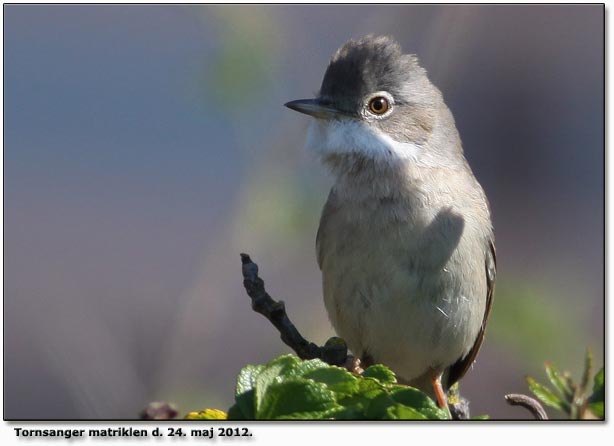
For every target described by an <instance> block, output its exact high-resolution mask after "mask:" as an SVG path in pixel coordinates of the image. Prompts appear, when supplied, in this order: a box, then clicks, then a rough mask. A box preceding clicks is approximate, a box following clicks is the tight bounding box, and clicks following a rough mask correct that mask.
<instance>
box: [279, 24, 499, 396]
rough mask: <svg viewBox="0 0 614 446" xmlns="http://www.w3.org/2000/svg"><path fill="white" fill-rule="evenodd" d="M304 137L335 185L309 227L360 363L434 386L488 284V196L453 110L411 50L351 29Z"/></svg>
mask: <svg viewBox="0 0 614 446" xmlns="http://www.w3.org/2000/svg"><path fill="white" fill-rule="evenodd" d="M285 105H286V106H287V107H289V108H291V109H293V110H296V111H298V112H301V113H305V114H307V115H310V116H312V117H313V118H315V119H313V120H312V122H311V124H310V127H309V131H308V136H307V143H306V146H307V148H308V149H312V150H314V151H315V152H316V153H317V154H318V155H319V157H320V158H321V160H322V162H323V163H324V164H325V165H326V166H327V167H328V168H329V169H330V170H331V171H332V173H333V175H334V178H335V183H334V186H333V187H332V189H331V191H330V195H329V197H328V201H327V202H326V205H325V206H324V209H323V211H322V217H321V220H320V228H319V230H318V235H317V241H316V246H317V254H318V263H319V266H320V268H321V270H322V276H323V289H324V302H325V304H326V309H327V311H328V315H329V317H330V320H331V322H332V324H333V326H334V328H335V330H336V331H337V333H338V334H339V336H341V337H342V338H343V339H345V341H346V342H347V344H348V346H349V348H350V349H351V350H352V351H353V352H354V354H355V355H356V356H357V357H359V358H361V361H362V363H363V366H367V365H369V364H372V363H382V364H385V365H387V366H389V367H390V368H391V369H392V370H393V371H394V372H395V373H396V374H397V376H398V377H399V379H400V381H401V382H405V383H407V384H409V385H413V386H415V387H418V388H420V389H422V390H424V391H426V392H427V393H429V394H431V395H434V396H435V397H436V399H437V402H438V404H439V406H440V407H447V399H446V392H447V390H448V389H449V387H450V386H451V385H452V384H454V383H455V382H456V381H458V380H459V379H461V378H462V377H463V375H464V374H465V372H466V371H467V369H468V368H469V367H470V366H471V365H472V363H473V362H474V360H475V357H476V355H477V353H478V350H479V349H480V346H481V344H482V340H483V338H484V330H485V327H486V320H487V318H488V314H489V311H490V307H491V304H492V298H493V288H494V282H495V271H496V266H495V247H494V237H493V230H492V223H491V220H490V212H489V208H488V202H487V199H486V196H485V194H484V191H483V190H482V188H481V186H480V184H479V183H478V182H477V180H476V179H475V177H474V176H473V173H472V171H471V168H470V167H469V165H468V163H467V161H466V160H465V157H464V155H463V149H462V145H461V140H460V137H459V135H458V131H457V130H456V126H455V124H454V118H453V117H452V114H451V113H450V110H449V109H448V107H447V106H446V104H445V103H444V101H443V98H442V95H441V93H440V91H439V90H438V89H437V88H436V87H435V86H434V85H433V84H432V83H431V82H430V81H429V79H428V78H427V75H426V72H425V70H424V69H423V68H421V67H420V65H419V64H418V61H417V58H416V57H415V56H413V55H407V54H402V52H401V49H400V47H399V45H398V44H397V43H396V42H395V41H394V40H392V39H391V38H388V37H374V36H367V37H364V38H362V39H360V40H350V41H349V42H347V43H346V44H345V45H343V46H342V47H341V48H339V49H338V50H337V52H336V53H335V54H334V55H333V57H332V59H331V61H330V63H329V65H328V68H327V70H326V73H325V75H324V80H323V81H322V86H321V88H320V92H319V95H318V96H317V97H316V98H315V99H304V100H303V99H301V100H297V101H292V102H288V103H287V104H285Z"/></svg>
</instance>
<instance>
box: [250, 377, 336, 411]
mask: <svg viewBox="0 0 614 446" xmlns="http://www.w3.org/2000/svg"><path fill="white" fill-rule="evenodd" d="M256 390H258V389H256ZM336 406H337V404H336V400H335V394H334V393H333V392H331V391H330V390H328V389H327V388H326V385H324V384H321V383H316V382H314V381H312V380H307V379H300V378H291V379H288V380H287V381H285V382H283V383H276V384H271V385H269V386H268V388H267V392H266V393H265V395H264V398H263V401H262V403H261V405H260V407H259V409H258V411H257V413H256V417H257V418H258V419H260V420H274V419H281V418H283V419H314V418H319V417H321V416H322V415H323V414H324V413H325V412H327V411H329V410H331V409H333V408H335V407H336Z"/></svg>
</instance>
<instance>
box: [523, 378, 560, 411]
mask: <svg viewBox="0 0 614 446" xmlns="http://www.w3.org/2000/svg"><path fill="white" fill-rule="evenodd" d="M527 383H528V384H529V389H530V390H531V392H533V394H534V395H535V396H536V397H537V398H538V399H539V400H540V401H541V402H542V403H544V404H546V405H547V406H550V407H554V408H555V409H558V410H560V411H562V412H565V413H569V411H570V408H569V405H568V404H567V403H566V402H565V401H563V400H561V398H559V396H558V395H556V394H555V393H554V392H552V391H551V390H550V389H548V388H547V387H546V386H544V385H542V384H540V383H538V382H537V381H535V380H534V379H533V378H531V377H527Z"/></svg>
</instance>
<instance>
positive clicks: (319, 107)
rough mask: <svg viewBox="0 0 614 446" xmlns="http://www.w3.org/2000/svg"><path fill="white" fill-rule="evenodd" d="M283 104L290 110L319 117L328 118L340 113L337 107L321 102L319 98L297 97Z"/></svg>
mask: <svg viewBox="0 0 614 446" xmlns="http://www.w3.org/2000/svg"><path fill="white" fill-rule="evenodd" d="M284 105H285V106H286V107H288V108H289V109H291V110H294V111H297V112H299V113H304V114H306V115H309V116H313V117H314V118H319V119H330V118H333V117H335V116H338V115H339V114H341V111H340V110H339V109H336V108H334V107H331V106H330V105H326V104H323V103H322V102H321V101H320V100H319V99H298V100H296V101H290V102H286V103H285V104H284Z"/></svg>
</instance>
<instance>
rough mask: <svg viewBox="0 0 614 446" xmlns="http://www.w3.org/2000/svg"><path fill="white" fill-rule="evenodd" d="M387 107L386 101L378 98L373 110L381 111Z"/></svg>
mask: <svg viewBox="0 0 614 446" xmlns="http://www.w3.org/2000/svg"><path fill="white" fill-rule="evenodd" d="M385 106H386V100H385V99H384V98H377V99H374V100H373V110H375V111H381V110H383V109H384V107H385Z"/></svg>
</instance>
